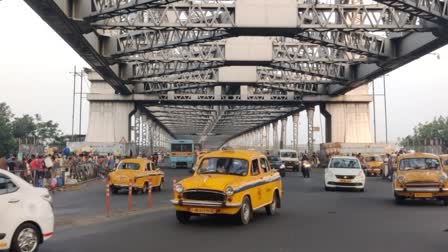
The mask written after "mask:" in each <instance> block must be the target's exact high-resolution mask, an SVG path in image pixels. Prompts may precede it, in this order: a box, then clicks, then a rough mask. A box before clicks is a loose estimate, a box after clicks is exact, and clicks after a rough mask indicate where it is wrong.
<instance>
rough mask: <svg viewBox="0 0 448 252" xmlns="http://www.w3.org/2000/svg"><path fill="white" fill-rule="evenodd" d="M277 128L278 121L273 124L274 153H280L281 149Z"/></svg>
mask: <svg viewBox="0 0 448 252" xmlns="http://www.w3.org/2000/svg"><path fill="white" fill-rule="evenodd" d="M277 127H278V121H275V122H273V123H272V130H273V133H272V141H274V142H273V149H274V152H277V151H278V147H279V144H278V128H277Z"/></svg>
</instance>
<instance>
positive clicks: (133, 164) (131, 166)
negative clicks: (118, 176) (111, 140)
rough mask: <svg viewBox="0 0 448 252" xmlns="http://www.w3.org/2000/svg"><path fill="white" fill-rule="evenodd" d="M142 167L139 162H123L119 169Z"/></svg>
mask: <svg viewBox="0 0 448 252" xmlns="http://www.w3.org/2000/svg"><path fill="white" fill-rule="evenodd" d="M139 168H140V165H139V164H137V163H127V162H121V163H120V164H119V165H118V167H117V170H138V169H139Z"/></svg>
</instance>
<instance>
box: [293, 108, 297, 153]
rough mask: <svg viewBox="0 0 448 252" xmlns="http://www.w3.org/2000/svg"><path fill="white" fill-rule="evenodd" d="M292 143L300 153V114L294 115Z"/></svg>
mask: <svg viewBox="0 0 448 252" xmlns="http://www.w3.org/2000/svg"><path fill="white" fill-rule="evenodd" d="M292 141H293V148H294V150H296V151H299V112H296V113H294V114H293V115H292Z"/></svg>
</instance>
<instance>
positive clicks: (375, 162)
mask: <svg viewBox="0 0 448 252" xmlns="http://www.w3.org/2000/svg"><path fill="white" fill-rule="evenodd" d="M364 160H365V161H366V163H367V174H366V175H374V176H381V175H382V174H383V172H384V162H383V160H382V158H381V156H380V155H377V154H367V155H364Z"/></svg>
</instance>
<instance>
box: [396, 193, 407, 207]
mask: <svg viewBox="0 0 448 252" xmlns="http://www.w3.org/2000/svg"><path fill="white" fill-rule="evenodd" d="M404 199H405V197H402V196H398V195H395V204H397V205H401V204H403V201H404Z"/></svg>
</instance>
